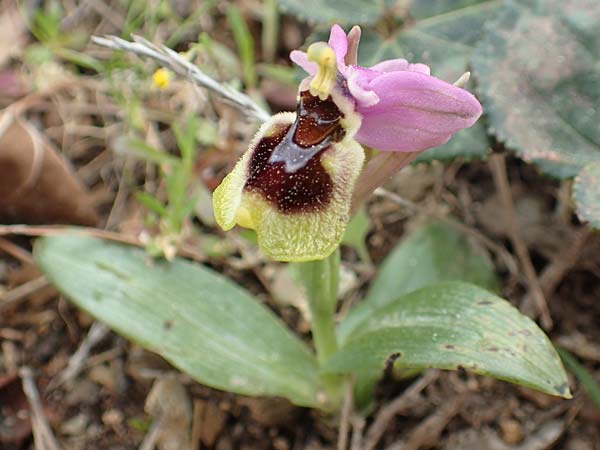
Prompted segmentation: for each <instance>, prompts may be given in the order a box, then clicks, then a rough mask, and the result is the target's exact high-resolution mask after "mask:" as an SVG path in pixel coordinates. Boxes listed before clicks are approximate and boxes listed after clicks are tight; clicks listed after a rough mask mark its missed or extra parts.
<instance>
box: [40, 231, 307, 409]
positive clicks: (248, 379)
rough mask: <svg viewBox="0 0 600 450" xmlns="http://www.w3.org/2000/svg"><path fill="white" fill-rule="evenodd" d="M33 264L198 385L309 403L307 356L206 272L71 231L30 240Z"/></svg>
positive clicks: (269, 318)
mask: <svg viewBox="0 0 600 450" xmlns="http://www.w3.org/2000/svg"><path fill="white" fill-rule="evenodd" d="M74 233H76V231H74ZM36 260H37V262H38V264H39V265H40V267H41V268H42V270H43V271H44V273H45V274H46V276H47V277H48V279H49V280H51V281H52V283H53V284H55V285H56V287H58V289H60V290H61V291H62V292H63V293H64V294H65V295H66V296H67V297H68V298H69V299H71V300H72V301H73V302H74V303H75V304H77V305H78V306H80V307H81V308H83V309H85V310H86V311H87V312H89V313H90V314H91V315H92V316H94V317H96V318H97V319H99V320H101V321H102V322H105V323H106V324H108V325H109V326H110V327H111V328H113V329H114V330H115V331H117V332H118V333H120V334H123V335H124V336H126V337H128V338H129V339H131V340H132V341H134V342H136V343H138V344H140V345H141V346H143V347H145V348H147V349H149V350H152V351H154V352H156V353H158V354H160V355H161V356H163V357H164V358H165V359H167V360H169V361H170V362H171V363H172V364H173V365H175V366H176V367H178V368H179V369H181V370H182V371H184V372H187V373H188V374H190V375H191V376H192V377H194V378H195V379H196V380H198V381H200V382H201V383H204V384H207V385H209V386H212V387H215V388H218V389H224V390H228V391H232V392H236V393H239V394H245V395H270V396H282V397H287V398H289V399H290V400H291V401H293V402H294V403H296V404H299V405H307V406H316V405H318V402H317V400H316V396H317V390H318V386H317V372H316V361H315V358H314V356H313V354H312V353H311V352H310V351H309V349H308V348H307V347H306V346H305V345H304V344H303V343H302V342H301V341H300V340H299V339H298V338H296V337H295V336H294V335H293V334H292V333H291V332H290V331H289V330H288V329H287V328H286V327H285V326H284V325H283V324H282V323H281V322H280V321H279V320H278V319H277V318H276V317H275V316H274V315H273V314H272V313H271V312H270V311H269V310H268V309H267V308H265V307H264V306H263V305H261V304H260V303H258V302H257V301H256V300H255V299H254V298H252V297H251V296H250V294H248V293H247V292H246V291H245V290H243V289H241V288H240V287H238V286H236V285H234V284H233V283H231V282H230V281H229V280H227V279H226V278H225V277H223V276H221V275H218V274H216V273H215V272H213V271H212V270H209V269H207V268H205V267H203V266H200V265H197V264H192V263H190V262H188V261H184V260H179V259H178V260H175V261H173V262H172V263H168V262H165V261H162V260H152V259H151V258H149V257H148V256H147V255H146V254H145V253H144V252H143V251H142V250H139V249H137V248H133V247H126V246H122V245H117V244H114V243H109V242H106V241H102V240H99V239H95V238H90V237H83V236H78V235H76V234H74V235H72V236H61V237H48V238H43V239H41V240H39V241H38V243H37V245H36Z"/></svg>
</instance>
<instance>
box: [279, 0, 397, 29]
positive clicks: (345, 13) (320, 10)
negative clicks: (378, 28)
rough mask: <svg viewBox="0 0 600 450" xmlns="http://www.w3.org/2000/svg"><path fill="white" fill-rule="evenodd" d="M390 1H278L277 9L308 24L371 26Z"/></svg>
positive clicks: (391, 2)
mask: <svg viewBox="0 0 600 450" xmlns="http://www.w3.org/2000/svg"><path fill="white" fill-rule="evenodd" d="M393 3H394V2H393V1H391V0H370V1H364V0H337V1H335V2H332V1H329V2H324V1H322V0H304V1H300V0H279V7H280V8H281V10H282V11H283V12H284V13H286V14H292V15H294V16H296V17H297V18H298V19H300V20H304V21H306V22H310V23H341V24H352V25H356V24H360V25H366V24H373V23H375V22H376V21H377V19H379V18H380V17H381V16H382V15H383V14H384V8H385V6H389V5H391V4H393Z"/></svg>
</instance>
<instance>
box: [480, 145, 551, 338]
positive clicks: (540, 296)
mask: <svg viewBox="0 0 600 450" xmlns="http://www.w3.org/2000/svg"><path fill="white" fill-rule="evenodd" d="M490 167H491V169H492V175H493V177H494V183H495V184H496V190H497V191H498V195H499V196H500V201H501V202H502V208H503V209H504V214H505V217H506V225H507V227H508V233H509V236H510V240H511V242H512V244H513V247H514V248H515V252H516V254H517V258H518V259H519V262H520V263H521V266H522V268H523V271H524V273H525V277H527V282H528V283H529V295H530V296H531V298H532V299H533V301H534V303H535V306H536V308H537V311H538V314H539V316H540V321H541V324H542V326H543V327H544V328H545V329H546V330H549V329H551V328H552V318H551V317H550V311H549V310H548V304H547V303H546V297H545V295H544V292H543V291H542V287H541V285H540V281H539V279H538V277H537V274H536V272H535V268H534V267H533V263H532V262H531V257H530V256H529V250H528V249H527V245H526V244H525V241H524V240H523V237H522V236H521V233H520V232H519V223H518V220H517V214H516V211H515V205H514V203H513V198H512V194H511V192H510V184H509V181H508V176H507V174H506V162H505V160H504V155H500V154H496V155H492V156H491V157H490Z"/></svg>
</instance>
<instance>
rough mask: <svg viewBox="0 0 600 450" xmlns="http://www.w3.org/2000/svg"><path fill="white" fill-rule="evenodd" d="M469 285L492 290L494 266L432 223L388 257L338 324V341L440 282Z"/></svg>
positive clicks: (443, 225)
mask: <svg viewBox="0 0 600 450" xmlns="http://www.w3.org/2000/svg"><path fill="white" fill-rule="evenodd" d="M451 280H456V281H468V282H471V283H474V284H478V285H480V286H483V287H485V288H488V289H491V290H494V289H496V287H497V285H498V284H497V280H496V275H495V273H494V266H493V264H492V262H491V261H490V259H489V257H488V256H487V254H486V253H485V251H484V250H483V249H482V248H481V247H479V246H478V245H477V244H476V243H475V242H473V241H472V240H470V239H468V238H467V237H466V236H465V235H464V234H463V233H461V232H460V231H457V230H456V229H455V228H453V227H452V226H450V225H448V224H446V223H443V222H434V223H431V224H429V225H427V226H425V227H423V228H421V229H419V230H417V231H415V232H413V233H412V234H411V235H409V236H408V237H407V238H406V239H404V240H403V241H402V242H400V244H399V245H397V246H396V248H395V249H394V250H392V252H391V253H390V254H389V255H388V256H387V258H386V259H385V260H384V262H383V263H382V265H381V268H380V269H379V271H378V273H377V277H376V278H375V280H374V281H373V284H372V285H371V288H370V289H369V292H368V293H367V296H366V298H365V300H364V301H363V302H362V303H360V304H358V305H357V306H356V307H354V308H353V309H352V310H350V312H349V313H348V316H346V318H345V319H344V321H343V322H342V323H341V324H340V326H339V329H338V337H339V338H340V341H345V340H346V339H348V337H349V336H350V334H351V333H353V330H354V329H355V328H356V327H357V326H358V325H359V324H360V323H361V322H362V321H364V320H367V319H368V318H369V317H370V315H371V314H374V313H376V312H377V311H378V310H379V309H380V308H383V307H385V306H386V305H388V304H389V303H391V302H393V301H394V300H396V299H397V298H398V297H399V296H401V295H403V294H407V293H409V292H412V291H415V290H417V289H420V288H422V287H424V286H427V285H429V284H433V283H437V282H439V281H451Z"/></svg>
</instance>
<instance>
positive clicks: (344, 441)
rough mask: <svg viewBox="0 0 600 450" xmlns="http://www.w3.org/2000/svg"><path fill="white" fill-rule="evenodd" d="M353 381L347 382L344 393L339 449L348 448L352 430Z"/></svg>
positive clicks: (344, 449)
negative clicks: (349, 432)
mask: <svg viewBox="0 0 600 450" xmlns="http://www.w3.org/2000/svg"><path fill="white" fill-rule="evenodd" d="M352 394H353V383H347V384H346V392H345V393H344V403H343V404H342V412H341V414H340V429H339V431H338V444H337V448H338V450H346V449H347V448H348V431H349V430H350V416H351V414H352V403H353V402H354V399H353V395H352Z"/></svg>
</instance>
